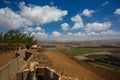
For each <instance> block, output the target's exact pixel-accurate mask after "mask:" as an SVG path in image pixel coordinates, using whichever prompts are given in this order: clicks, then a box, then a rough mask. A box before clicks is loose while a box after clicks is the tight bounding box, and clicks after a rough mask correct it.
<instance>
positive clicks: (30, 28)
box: [25, 26, 44, 32]
mask: <svg viewBox="0 0 120 80" xmlns="http://www.w3.org/2000/svg"><path fill="white" fill-rule="evenodd" d="M25 30H26V31H28V32H34V31H35V32H36V31H41V32H42V31H44V30H43V29H42V28H41V27H38V26H37V27H35V28H33V27H26V28H25Z"/></svg>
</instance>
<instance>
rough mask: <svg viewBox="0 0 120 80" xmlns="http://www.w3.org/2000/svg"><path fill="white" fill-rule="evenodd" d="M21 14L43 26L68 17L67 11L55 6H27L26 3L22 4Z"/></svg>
mask: <svg viewBox="0 0 120 80" xmlns="http://www.w3.org/2000/svg"><path fill="white" fill-rule="evenodd" d="M20 9H21V12H20V14H21V15H22V16H23V17H24V18H26V19H28V20H30V21H32V22H34V23H35V24H38V25H42V24H46V23H50V22H53V21H54V22H56V21H59V20H62V17H63V16H65V15H67V14H68V13H67V10H61V9H58V8H57V7H54V6H52V7H51V6H35V5H32V6H25V3H24V2H22V3H20Z"/></svg>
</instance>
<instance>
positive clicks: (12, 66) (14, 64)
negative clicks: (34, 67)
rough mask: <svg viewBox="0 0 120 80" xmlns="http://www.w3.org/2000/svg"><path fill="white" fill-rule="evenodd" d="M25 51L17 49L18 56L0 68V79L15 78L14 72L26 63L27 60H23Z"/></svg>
mask: <svg viewBox="0 0 120 80" xmlns="http://www.w3.org/2000/svg"><path fill="white" fill-rule="evenodd" d="M25 51H26V50H25V49H22V50H19V51H18V53H20V56H18V57H16V58H14V59H13V60H11V61H10V62H9V63H8V64H6V65H5V66H3V67H1V68H0V80H11V79H13V78H15V76H16V73H18V72H19V71H20V70H22V69H23V68H24V67H25V65H27V61H25V60H24V58H25Z"/></svg>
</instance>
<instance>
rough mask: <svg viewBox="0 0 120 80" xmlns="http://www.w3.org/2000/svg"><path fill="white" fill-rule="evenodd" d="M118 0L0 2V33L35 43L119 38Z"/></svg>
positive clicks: (119, 12) (119, 14) (11, 0)
mask: <svg viewBox="0 0 120 80" xmlns="http://www.w3.org/2000/svg"><path fill="white" fill-rule="evenodd" d="M119 3H120V0H0V32H3V33H5V32H7V31H9V30H12V29H17V30H20V31H21V32H22V33H25V34H30V35H31V36H33V37H34V38H35V39H37V40H41V41H42V40H43V41H46V40H55V41H84V40H105V39H120V5H119Z"/></svg>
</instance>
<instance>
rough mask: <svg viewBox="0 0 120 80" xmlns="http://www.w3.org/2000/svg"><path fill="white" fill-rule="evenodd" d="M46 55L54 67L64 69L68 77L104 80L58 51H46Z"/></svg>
mask: <svg viewBox="0 0 120 80" xmlns="http://www.w3.org/2000/svg"><path fill="white" fill-rule="evenodd" d="M44 54H45V55H47V56H48V58H49V59H50V60H52V63H53V65H54V66H59V67H63V68H64V69H65V70H66V71H67V73H68V75H70V76H72V77H74V78H79V80H104V79H102V78H101V77H99V76H98V75H96V74H95V73H93V72H91V71H90V70H89V69H87V68H85V67H83V66H81V65H80V64H79V63H77V62H76V61H74V60H72V59H70V58H69V57H67V56H66V55H65V54H63V53H61V52H59V51H57V50H46V51H45V52H44Z"/></svg>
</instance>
